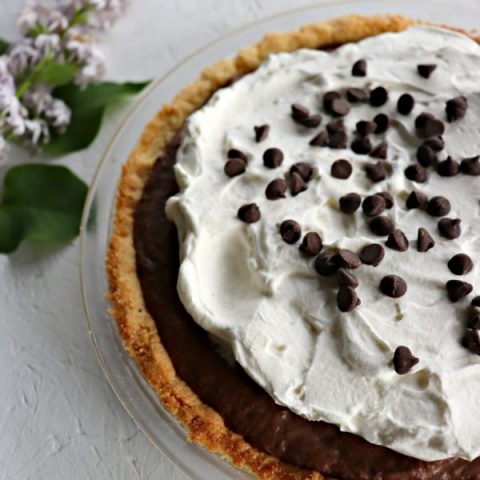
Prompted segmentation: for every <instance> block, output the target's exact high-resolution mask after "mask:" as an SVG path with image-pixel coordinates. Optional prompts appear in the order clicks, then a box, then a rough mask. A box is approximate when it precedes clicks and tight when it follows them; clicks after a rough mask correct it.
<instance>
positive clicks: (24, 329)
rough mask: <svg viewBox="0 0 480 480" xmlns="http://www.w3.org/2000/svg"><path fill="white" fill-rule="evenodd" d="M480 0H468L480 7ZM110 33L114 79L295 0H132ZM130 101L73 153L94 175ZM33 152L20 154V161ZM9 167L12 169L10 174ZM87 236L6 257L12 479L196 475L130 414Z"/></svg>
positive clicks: (5, 411) (3, 433)
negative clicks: (96, 304) (107, 370)
mask: <svg viewBox="0 0 480 480" xmlns="http://www.w3.org/2000/svg"><path fill="white" fill-rule="evenodd" d="M478 1H479V0H463V1H462V3H464V4H475V3H477V4H478ZM131 3H132V5H131V7H130V9H129V11H128V13H127V15H126V16H125V17H124V18H122V19H121V20H120V21H119V22H118V24H117V25H116V26H115V27H114V29H113V30H112V31H111V32H110V33H109V34H108V36H107V37H106V38H105V43H106V45H107V46H108V48H109V51H110V58H111V62H110V68H109V72H108V78H109V79H113V80H118V81H120V80H144V79H148V78H155V77H158V76H159V75H160V74H162V73H163V72H165V71H166V70H168V69H169V68H170V67H171V66H172V65H174V64H175V63H176V62H178V61H179V60H180V59H181V58H182V57H184V56H185V55H187V54H188V53H190V52H191V51H192V50H194V49H196V48H197V47H198V46H199V45H202V44H204V43H206V42H208V41H210V40H213V39H214V38H216V37H218V36H219V35H221V34H222V33H224V32H225V31H228V30H230V29H232V28H234V27H237V26H239V25H241V24H242V23H245V22H248V21H250V20H252V19H255V18H259V17H262V16H265V15H268V14H271V13H274V12H276V11H281V10H285V9H286V8H290V7H293V6H296V5H298V2H296V1H295V0H228V1H226V0H132V1H131ZM23 4H24V0H0V37H4V38H7V39H13V38H15V36H16V34H17V32H16V28H15V20H16V17H17V15H18V11H19V10H20V9H21V7H22V5H23ZM127 108H128V105H125V106H123V107H117V108H116V109H115V110H114V111H111V112H110V113H109V115H108V118H107V120H106V122H105V123H104V126H103V127H102V131H101V133H100V135H99V137H98V138H97V140H96V141H95V143H94V145H92V146H91V147H90V148H89V149H87V150H85V151H83V152H80V153H78V154H75V155H71V156H69V157H66V158H63V159H61V162H62V163H66V164H68V165H69V166H70V167H71V168H72V169H73V170H75V171H76V172H77V173H78V174H79V175H80V176H81V177H82V178H84V179H85V181H87V182H88V181H89V180H90V178H91V175H92V172H93V170H94V167H95V165H96V163H97V160H98V159H99V157H100V154H101V152H102V151H103V149H104V147H105V145H106V144H107V142H108V141H109V139H110V138H111V136H112V134H113V132H114V131H115V129H116V126H117V125H118V124H119V122H120V121H121V119H122V117H123V116H124V115H125V113H126V110H127ZM26 160H28V157H26V156H25V155H22V154H18V153H16V154H15V155H14V158H11V160H10V163H18V162H21V161H26ZM3 170H4V167H0V174H3ZM77 247H78V242H74V243H73V244H71V245H67V246H65V247H63V248H60V249H53V248H32V247H31V246H28V247H22V248H20V249H19V250H18V251H17V252H16V253H15V254H13V255H10V256H1V255H0V291H1V292H2V293H1V297H0V298H1V299H2V304H1V313H0V322H1V328H2V332H3V333H2V335H1V336H0V385H1V386H2V387H1V397H0V398H1V407H0V412H1V413H0V480H27V479H32V480H43V479H48V480H55V479H59V480H60V479H61V480H65V479H68V480H77V479H82V480H83V479H94V480H97V479H102V480H103V479H105V480H107V479H112V480H122V479H129V480H134V479H142V480H148V479H161V480H186V476H185V475H183V474H182V473H181V472H180V471H179V470H178V469H177V468H175V467H174V466H172V465H171V464H169V463H168V461H167V460H165V459H164V457H163V456H162V454H161V453H160V452H159V451H158V450H157V449H156V448H155V447H154V446H152V445H151V444H150V443H149V442H148V441H147V439H146V438H145V437H144V436H143V434H142V433H141V432H140V431H139V430H138V428H137V427H136V425H135V424H134V423H133V422H132V421H131V420H130V418H129V417H128V415H127V414H126V412H125V411H124V410H123V408H122V406H121V405H120V403H119V401H118V400H117V398H116V397H115V395H114V394H113V392H112V391H111V390H110V387H109V385H108V384H107V382H106V380H105V378H104V376H103V374H102V371H101V369H100V367H99V365H98V363H97V359H96V357H95V354H94V351H93V348H92V346H91V342H90V339H89V337H88V335H87V331H86V324H85V320H84V318H83V312H82V307H81V301H80V293H79V281H78V267H77V264H78V248H77Z"/></svg>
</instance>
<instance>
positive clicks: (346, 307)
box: [337, 287, 360, 312]
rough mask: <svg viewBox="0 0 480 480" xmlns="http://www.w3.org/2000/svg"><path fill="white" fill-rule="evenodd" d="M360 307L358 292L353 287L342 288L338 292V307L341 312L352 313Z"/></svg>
mask: <svg viewBox="0 0 480 480" xmlns="http://www.w3.org/2000/svg"><path fill="white" fill-rule="evenodd" d="M358 305H360V299H359V298H358V295H357V292H355V290H354V289H353V288H352V287H340V288H339V289H338V292H337V306H338V309H339V310H340V311H341V312H351V311H352V310H353V309H354V308H356V307H357V306H358Z"/></svg>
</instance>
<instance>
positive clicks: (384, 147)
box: [370, 142, 388, 160]
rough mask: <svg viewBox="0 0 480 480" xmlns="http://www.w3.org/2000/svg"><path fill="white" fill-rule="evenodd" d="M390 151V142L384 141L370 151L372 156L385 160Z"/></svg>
mask: <svg viewBox="0 0 480 480" xmlns="http://www.w3.org/2000/svg"><path fill="white" fill-rule="evenodd" d="M387 152H388V143H387V142H382V143H379V144H378V145H377V146H376V147H373V149H372V151H371V152H370V156H371V157H372V158H381V159H382V160H385V159H386V158H387Z"/></svg>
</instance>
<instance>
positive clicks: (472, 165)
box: [460, 155, 480, 176]
mask: <svg viewBox="0 0 480 480" xmlns="http://www.w3.org/2000/svg"><path fill="white" fill-rule="evenodd" d="M460 170H461V171H462V173H464V174H465V175H473V176H478V175H480V156H478V155H477V156H475V157H470V158H464V159H463V160H462V162H461V163H460Z"/></svg>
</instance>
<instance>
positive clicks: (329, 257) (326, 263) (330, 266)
mask: <svg viewBox="0 0 480 480" xmlns="http://www.w3.org/2000/svg"><path fill="white" fill-rule="evenodd" d="M334 257H335V254H334V253H333V252H322V253H320V255H318V256H317V258H316V259H315V270H316V271H317V273H318V274H319V275H322V276H323V277H330V276H332V275H335V273H336V272H337V270H338V266H337V264H336V263H335V262H334V260H333V259H334Z"/></svg>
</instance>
